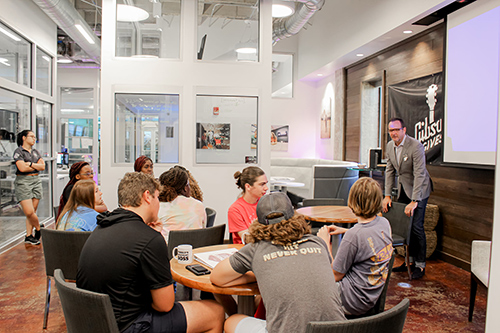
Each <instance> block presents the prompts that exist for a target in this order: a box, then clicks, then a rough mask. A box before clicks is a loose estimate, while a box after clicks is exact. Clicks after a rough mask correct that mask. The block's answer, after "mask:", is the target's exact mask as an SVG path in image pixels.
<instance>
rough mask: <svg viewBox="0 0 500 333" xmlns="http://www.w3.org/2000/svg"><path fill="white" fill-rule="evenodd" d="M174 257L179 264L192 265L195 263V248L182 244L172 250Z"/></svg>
mask: <svg viewBox="0 0 500 333" xmlns="http://www.w3.org/2000/svg"><path fill="white" fill-rule="evenodd" d="M172 257H174V258H175V259H177V262H178V263H179V264H186V265H187V264H190V263H192V262H193V246H191V245H189V244H182V245H179V246H176V247H174V249H173V250H172Z"/></svg>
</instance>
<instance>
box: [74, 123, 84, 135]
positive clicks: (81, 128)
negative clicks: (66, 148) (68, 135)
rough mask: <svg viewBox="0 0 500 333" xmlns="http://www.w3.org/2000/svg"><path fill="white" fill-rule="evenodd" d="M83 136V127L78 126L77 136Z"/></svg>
mask: <svg viewBox="0 0 500 333" xmlns="http://www.w3.org/2000/svg"><path fill="white" fill-rule="evenodd" d="M82 134H83V126H80V125H77V126H76V129H75V136H82Z"/></svg>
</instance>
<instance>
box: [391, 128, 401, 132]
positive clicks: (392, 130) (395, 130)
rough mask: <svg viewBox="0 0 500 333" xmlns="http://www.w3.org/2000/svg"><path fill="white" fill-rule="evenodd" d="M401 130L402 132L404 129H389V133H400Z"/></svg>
mask: <svg viewBox="0 0 500 333" xmlns="http://www.w3.org/2000/svg"><path fill="white" fill-rule="evenodd" d="M401 130H402V128H391V129H389V133H394V132H399V131H401Z"/></svg>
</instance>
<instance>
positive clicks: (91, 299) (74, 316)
mask: <svg viewBox="0 0 500 333" xmlns="http://www.w3.org/2000/svg"><path fill="white" fill-rule="evenodd" d="M54 279H55V281H56V287H57V292H58V294H59V298H60V299H61V305H62V308H63V313H64V319H65V320H66V328H67V329H68V333H88V332H92V333H114V332H116V333H118V332H119V330H118V325H117V323H116V319H115V315H114V313H113V307H112V306H111V301H110V300H109V296H108V295H106V294H100V293H96V292H93V291H88V290H84V289H80V288H77V287H76V285H74V284H73V283H68V282H66V281H65V279H64V274H63V272H62V271H61V270H60V269H56V270H55V271H54Z"/></svg>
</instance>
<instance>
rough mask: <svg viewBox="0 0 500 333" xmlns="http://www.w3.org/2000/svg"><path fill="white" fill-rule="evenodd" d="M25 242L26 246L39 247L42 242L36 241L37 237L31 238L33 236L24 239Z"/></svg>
mask: <svg viewBox="0 0 500 333" xmlns="http://www.w3.org/2000/svg"><path fill="white" fill-rule="evenodd" d="M24 242H25V243H26V244H31V245H38V244H40V241H39V240H38V239H36V238H35V237H33V236H31V235H29V236H26V237H24Z"/></svg>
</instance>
